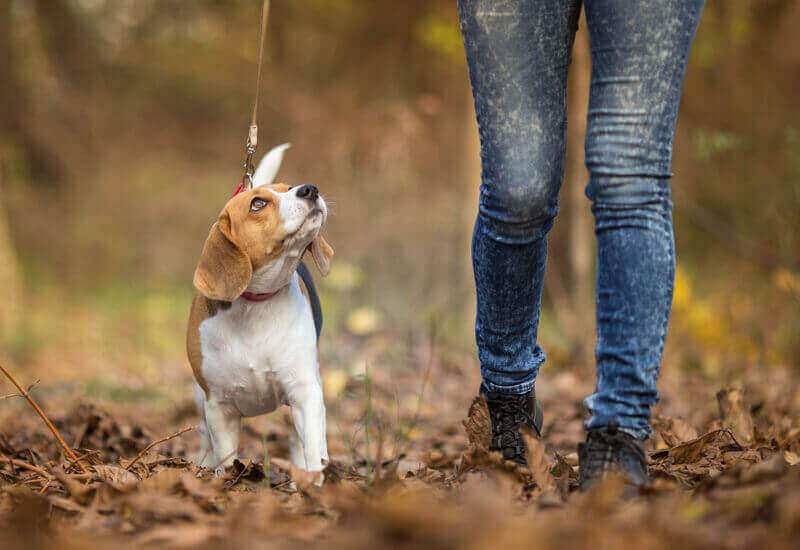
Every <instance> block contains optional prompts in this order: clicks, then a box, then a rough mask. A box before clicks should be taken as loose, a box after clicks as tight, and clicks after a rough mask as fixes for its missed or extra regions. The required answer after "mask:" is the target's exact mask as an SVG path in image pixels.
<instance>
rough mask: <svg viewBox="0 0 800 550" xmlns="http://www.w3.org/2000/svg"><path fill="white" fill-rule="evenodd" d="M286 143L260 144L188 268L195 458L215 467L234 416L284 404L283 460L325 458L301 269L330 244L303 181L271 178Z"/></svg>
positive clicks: (310, 299) (233, 435)
mask: <svg viewBox="0 0 800 550" xmlns="http://www.w3.org/2000/svg"><path fill="white" fill-rule="evenodd" d="M288 146H289V145H288V144H284V145H281V146H279V147H276V148H275V149H273V150H272V151H270V152H269V153H268V154H267V155H266V156H265V157H264V159H263V160H262V161H261V163H260V164H259V167H258V169H257V170H256V173H255V175H254V177H253V188H252V189H250V190H245V191H242V192H240V193H238V194H235V195H234V196H233V197H231V199H230V200H229V201H228V203H227V204H226V205H225V207H224V208H223V209H222V212H221V213H220V215H219V218H218V219H217V222H216V223H214V225H213V226H212V227H211V231H210V232H209V235H208V238H207V239H206V242H205V245H204V246H203V252H202V254H201V256H200V262H199V263H198V264H197V269H196V270H195V273H194V287H195V289H196V292H195V295H194V299H193V301H192V307H191V312H190V314H189V325H188V330H187V335H186V348H187V353H188V356H189V363H190V364H191V366H192V370H193V371H194V395H195V402H196V403H197V409H198V411H199V413H200V425H199V433H200V437H201V448H200V453H199V455H198V457H197V463H198V464H199V465H200V466H203V467H210V468H214V469H215V471H216V472H217V473H218V472H219V471H220V470H221V469H223V468H225V467H226V466H229V465H231V464H232V463H233V461H234V459H236V458H237V450H238V449H237V448H238V445H239V432H240V428H241V420H242V418H243V417H251V416H258V415H261V414H265V413H268V412H272V411H274V410H275V409H276V408H278V407H279V406H280V405H282V404H288V405H289V406H290V407H291V415H292V420H293V423H294V434H293V437H291V438H290V440H291V460H292V462H293V463H294V465H295V466H297V467H299V468H302V469H304V470H309V471H314V472H321V471H322V469H323V461H327V460H328V449H327V443H326V439H325V404H324V402H323V396H322V383H321V380H320V375H319V359H318V354H317V340H318V338H319V334H320V329H321V326H322V314H321V309H320V304H319V298H318V297H317V293H316V290H315V288H314V285H313V282H312V280H311V277H310V274H309V272H308V269H307V268H306V267H305V265H304V264H303V263H302V262H301V259H302V257H303V255H304V254H305V253H306V252H309V253H310V254H311V257H312V258H313V260H314V263H315V264H316V265H317V268H318V269H319V271H320V273H322V275H323V276H326V275H327V274H328V271H329V269H330V260H331V257H332V256H333V249H332V248H331V247H330V245H329V244H328V243H327V242H326V241H325V239H324V238H323V237H322V235H320V230H321V228H322V226H323V225H324V224H325V221H326V219H327V215H328V209H327V206H326V205H325V201H324V200H323V199H322V197H321V196H320V195H319V193H318V191H317V188H316V187H314V186H313V185H301V186H298V187H290V186H288V185H283V184H273V183H272V180H273V178H274V176H275V174H276V173H277V171H278V168H279V167H280V163H281V160H282V158H283V153H284V151H285V150H286V148H287V147H288Z"/></svg>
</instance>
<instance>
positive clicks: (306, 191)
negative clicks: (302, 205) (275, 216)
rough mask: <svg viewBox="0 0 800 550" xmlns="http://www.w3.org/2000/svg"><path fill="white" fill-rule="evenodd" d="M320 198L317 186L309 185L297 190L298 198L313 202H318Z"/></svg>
mask: <svg viewBox="0 0 800 550" xmlns="http://www.w3.org/2000/svg"><path fill="white" fill-rule="evenodd" d="M317 197H319V190H318V189H317V187H316V186H315V185H311V184H310V183H307V184H305V185H301V186H300V187H298V188H297V198H299V199H308V200H310V201H311V202H316V201H317Z"/></svg>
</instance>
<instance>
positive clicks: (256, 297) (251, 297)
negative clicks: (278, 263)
mask: <svg viewBox="0 0 800 550" xmlns="http://www.w3.org/2000/svg"><path fill="white" fill-rule="evenodd" d="M281 290H283V288H279V289H278V290H276V291H275V292H267V293H265V294H253V293H252V292H242V294H241V297H242V298H244V299H245V300H248V301H250V302H263V301H264V300H269V299H270V298H272V297H273V296H275V295H276V294H277V293H278V292H280V291H281Z"/></svg>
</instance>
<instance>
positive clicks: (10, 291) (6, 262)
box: [0, 207, 22, 342]
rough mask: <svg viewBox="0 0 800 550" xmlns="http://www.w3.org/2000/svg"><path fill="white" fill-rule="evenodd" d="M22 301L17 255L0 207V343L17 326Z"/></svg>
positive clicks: (5, 339) (6, 338)
mask: <svg viewBox="0 0 800 550" xmlns="http://www.w3.org/2000/svg"><path fill="white" fill-rule="evenodd" d="M21 300H22V280H21V278H20V273H19V268H18V264H17V255H16V253H15V252H14V246H13V244H12V242H11V235H10V234H9V231H8V225H7V224H6V216H5V211H4V210H3V209H2V208H1V207H0V303H2V304H3V305H2V307H0V342H8V340H9V337H10V336H11V334H13V332H14V331H15V330H16V329H17V328H18V326H19V318H20V314H21V309H22V308H21Z"/></svg>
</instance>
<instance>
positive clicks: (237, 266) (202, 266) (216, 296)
mask: <svg viewBox="0 0 800 550" xmlns="http://www.w3.org/2000/svg"><path fill="white" fill-rule="evenodd" d="M252 276H253V266H252V265H251V264H250V258H248V257H247V254H245V253H244V251H243V250H242V249H241V248H239V246H238V245H237V244H236V243H235V242H234V240H233V239H232V238H231V218H230V216H229V215H228V213H227V212H223V213H222V215H221V216H220V217H219V221H218V222H217V223H215V224H214V225H213V226H211V231H210V232H209V234H208V238H207V239H206V244H205V245H203V253H202V254H201V255H200V262H199V263H198V264H197V269H196V270H195V271H194V286H195V288H196V289H197V290H199V291H200V292H201V293H202V294H203V296H205V297H206V298H210V299H212V300H222V301H225V302H232V301H233V300H235V299H236V298H238V297H239V296H240V295H241V293H242V292H244V290H245V289H246V288H247V285H248V284H250V278H251V277H252Z"/></svg>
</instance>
